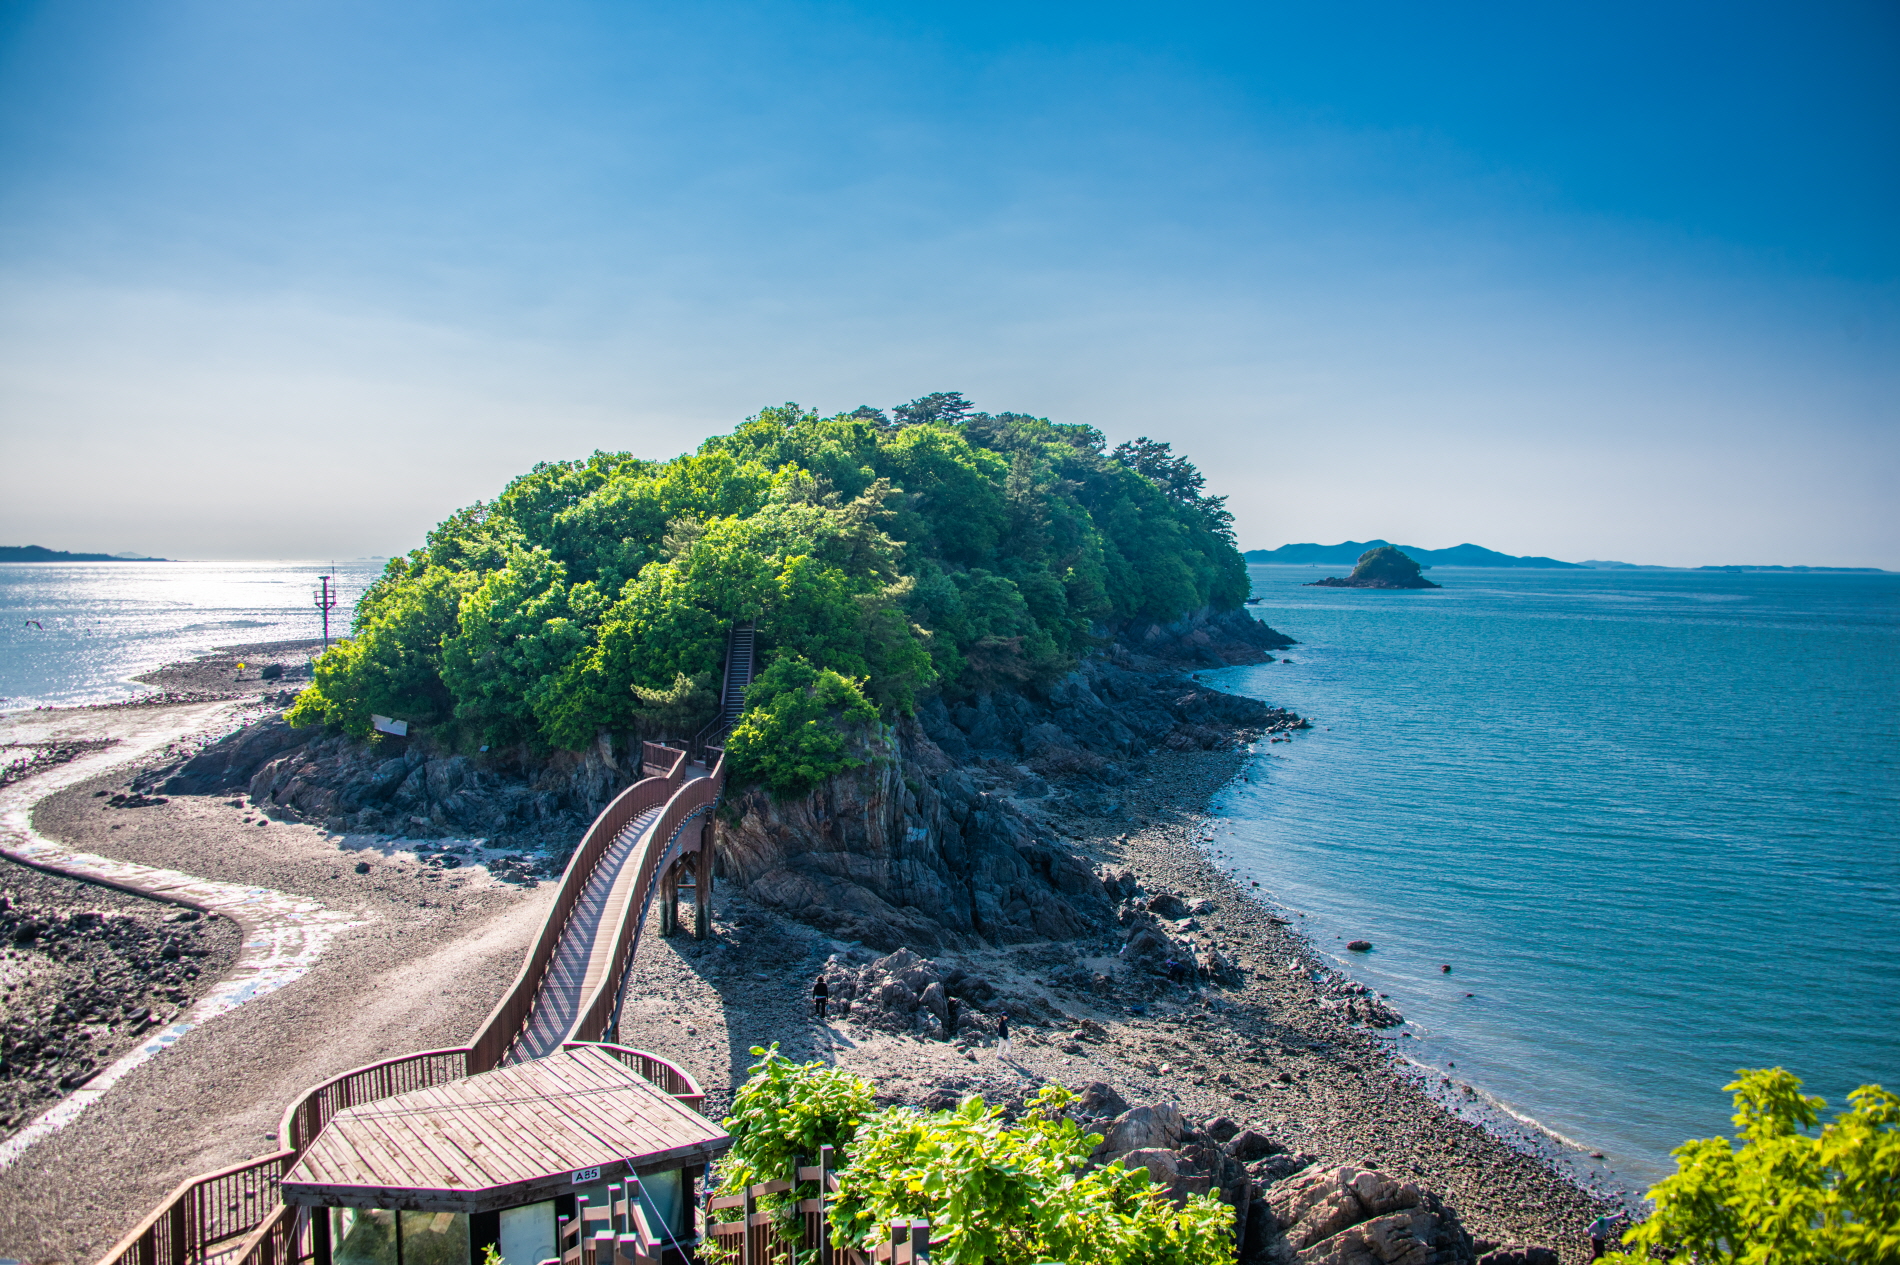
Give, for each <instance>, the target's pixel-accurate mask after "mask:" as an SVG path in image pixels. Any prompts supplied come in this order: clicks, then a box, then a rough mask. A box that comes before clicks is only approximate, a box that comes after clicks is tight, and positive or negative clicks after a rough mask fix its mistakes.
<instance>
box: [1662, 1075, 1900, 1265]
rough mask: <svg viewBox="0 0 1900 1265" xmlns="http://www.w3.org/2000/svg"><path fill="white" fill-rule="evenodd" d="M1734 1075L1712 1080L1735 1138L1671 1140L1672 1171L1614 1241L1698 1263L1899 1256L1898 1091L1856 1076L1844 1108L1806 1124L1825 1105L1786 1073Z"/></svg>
mask: <svg viewBox="0 0 1900 1265" xmlns="http://www.w3.org/2000/svg"><path fill="white" fill-rule="evenodd" d="M1737 1075H1738V1076H1739V1077H1740V1079H1739V1080H1736V1081H1734V1082H1733V1083H1731V1084H1729V1085H1726V1086H1724V1087H1723V1088H1724V1090H1725V1091H1726V1092H1732V1093H1733V1094H1734V1095H1735V1117H1734V1119H1735V1127H1736V1129H1737V1131H1739V1133H1740V1134H1741V1138H1742V1145H1741V1146H1740V1147H1739V1148H1738V1147H1736V1146H1735V1145H1734V1144H1733V1143H1731V1142H1730V1141H1729V1139H1727V1138H1699V1139H1695V1140H1692V1141H1689V1142H1685V1143H1683V1145H1681V1146H1679V1147H1677V1148H1676V1150H1675V1152H1674V1154H1675V1158H1676V1172H1675V1175H1674V1176H1671V1177H1667V1178H1664V1179H1663V1181H1661V1182H1660V1183H1658V1184H1657V1185H1656V1186H1655V1187H1654V1188H1653V1189H1651V1190H1650V1192H1649V1197H1650V1199H1651V1200H1652V1201H1654V1203H1655V1211H1654V1212H1653V1213H1652V1214H1651V1215H1650V1217H1649V1218H1648V1219H1647V1220H1646V1221H1644V1222H1642V1223H1641V1224H1640V1225H1637V1226H1634V1227H1632V1228H1631V1229H1630V1231H1629V1232H1628V1233H1627V1234H1626V1235H1625V1236H1624V1241H1625V1242H1626V1243H1627V1244H1630V1245H1631V1246H1634V1247H1637V1248H1640V1249H1644V1250H1648V1251H1651V1252H1653V1253H1654V1254H1656V1255H1660V1256H1664V1257H1671V1258H1673V1257H1684V1256H1686V1257H1688V1258H1689V1259H1693V1260H1696V1261H1700V1262H1705V1263H1713V1262H1733V1263H1734V1265H1771V1263H1772V1265H1847V1263H1849V1262H1852V1263H1853V1265H1896V1263H1900V1098H1896V1097H1895V1096H1894V1095H1893V1094H1890V1093H1888V1092H1887V1091H1886V1090H1884V1089H1882V1088H1881V1087H1880V1086H1878V1085H1862V1086H1861V1087H1860V1088H1859V1089H1856V1090H1855V1091H1854V1092H1853V1093H1852V1094H1850V1095H1849V1096H1848V1097H1849V1102H1850V1104H1851V1106H1850V1108H1849V1109H1848V1110H1847V1111H1844V1112H1841V1113H1840V1114H1839V1115H1837V1116H1836V1117H1835V1119H1834V1121H1833V1122H1832V1123H1830V1124H1828V1125H1827V1126H1826V1127H1824V1128H1821V1129H1820V1130H1819V1131H1818V1132H1817V1133H1807V1132H1803V1130H1812V1129H1815V1128H1816V1126H1817V1125H1819V1124H1820V1119H1821V1115H1820V1113H1821V1109H1822V1108H1823V1107H1825V1106H1827V1103H1826V1102H1824V1101H1823V1100H1822V1099H1820V1098H1816V1097H1812V1096H1810V1095H1806V1094H1803V1093H1802V1092H1801V1081H1800V1080H1799V1079H1798V1078H1797V1077H1795V1076H1794V1075H1793V1074H1792V1073H1790V1072H1788V1071H1786V1070H1784V1069H1782V1068H1779V1067H1777V1068H1767V1069H1759V1070H1748V1069H1743V1070H1742V1071H1740V1072H1739V1073H1737Z"/></svg>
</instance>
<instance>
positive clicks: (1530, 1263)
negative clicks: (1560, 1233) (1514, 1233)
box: [1477, 1243, 1563, 1265]
mask: <svg viewBox="0 0 1900 1265" xmlns="http://www.w3.org/2000/svg"><path fill="white" fill-rule="evenodd" d="M1477 1265H1563V1261H1562V1260H1561V1259H1560V1258H1559V1257H1558V1255H1557V1253H1556V1251H1555V1250H1554V1249H1552V1248H1547V1247H1541V1246H1537V1245H1535V1244H1525V1243H1519V1244H1510V1245H1507V1246H1505V1247H1494V1248H1492V1249H1491V1250H1490V1251H1489V1252H1486V1253H1485V1254H1484V1255H1483V1256H1480V1257H1479V1258H1478V1262H1477Z"/></svg>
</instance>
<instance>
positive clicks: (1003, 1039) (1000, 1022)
mask: <svg viewBox="0 0 1900 1265" xmlns="http://www.w3.org/2000/svg"><path fill="white" fill-rule="evenodd" d="M996 1057H997V1058H999V1059H1006V1058H1008V1057H1009V1012H1008V1011H1007V1010H1004V1011H999V1012H998V1013H997V1016H996Z"/></svg>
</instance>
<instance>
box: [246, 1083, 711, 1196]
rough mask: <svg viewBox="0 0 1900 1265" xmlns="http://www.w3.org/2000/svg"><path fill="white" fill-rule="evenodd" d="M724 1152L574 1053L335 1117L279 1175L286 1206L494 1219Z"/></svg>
mask: <svg viewBox="0 0 1900 1265" xmlns="http://www.w3.org/2000/svg"><path fill="white" fill-rule="evenodd" d="M731 1144H732V1139H731V1138H730V1137H729V1136H728V1135H727V1134H726V1132H725V1130H723V1129H721V1128H720V1127H719V1126H718V1125H716V1124H714V1123H713V1122H712V1121H710V1120H708V1119H706V1118H705V1117H704V1116H701V1115H700V1114H699V1113H697V1112H695V1111H693V1110H692V1109H691V1108H689V1107H686V1106H684V1105H683V1104H681V1103H680V1102H678V1101H677V1100H675V1099H674V1098H673V1097H672V1096H671V1095H670V1094H667V1093H666V1092H665V1091H664V1090H662V1089H660V1088H659V1087H657V1086H655V1085H653V1084H651V1083H650V1082H648V1081H647V1080H646V1079H645V1078H644V1077H642V1076H640V1075H639V1073H637V1072H635V1071H634V1070H633V1069H631V1068H629V1067H627V1066H626V1065H625V1064H623V1063H621V1062H620V1061H619V1060H618V1059H615V1058H614V1057H613V1056H612V1055H610V1054H608V1053H606V1052H605V1051H602V1050H598V1049H592V1048H588V1047H578V1048H575V1049H569V1050H562V1051H561V1052H559V1053H557V1054H552V1055H549V1056H548V1057H547V1058H544V1059H536V1060H534V1061H533V1062H527V1063H516V1064H513V1065H511V1066H508V1067H502V1068H497V1069H496V1070H494V1071H492V1072H483V1073H481V1074H480V1075H478V1076H470V1077H468V1078H466V1079H464V1080H459V1081H453V1082H451V1083H449V1084H447V1085H442V1086H438V1087H436V1088H434V1089H421V1090H416V1091H414V1092H413V1093H407V1094H399V1095H397V1096H396V1097H394V1098H385V1099H382V1100H381V1101H378V1102H373V1103H366V1104H364V1105H362V1106H360V1107H350V1108H346V1109H345V1110H343V1111H340V1112H338V1113H337V1114H336V1116H335V1117H334V1118H333V1119H332V1120H331V1121H330V1123H329V1124H328V1125H326V1126H325V1127H324V1129H323V1132H322V1133H319V1134H318V1135H317V1137H316V1140H315V1141H313V1142H312V1143H311V1144H310V1147H309V1149H308V1150H306V1151H305V1152H304V1154H303V1156H302V1157H301V1158H300V1159H298V1161H297V1163H296V1164H295V1165H294V1166H293V1167H292V1168H291V1170H290V1172H289V1173H287V1174H285V1176H284V1182H283V1195H284V1202H286V1203H292V1204H302V1205H306V1206H315V1207H355V1208H410V1209H416V1210H420V1211H436V1212H489V1211H492V1210H494V1209H497V1208H508V1207H513V1206H514V1205H516V1204H523V1203H532V1202H535V1201H537V1200H541V1199H547V1198H551V1197H552V1196H553V1195H556V1194H559V1193H562V1192H564V1191H570V1190H572V1189H574V1187H575V1186H577V1185H580V1184H582V1183H584V1182H588V1181H592V1180H594V1178H595V1177H596V1176H597V1177H599V1178H602V1179H612V1178H616V1177H625V1176H626V1175H627V1174H628V1173H629V1172H634V1173H642V1174H644V1173H654V1172H662V1171H665V1170H667V1169H675V1168H685V1167H690V1166H693V1165H697V1164H702V1163H707V1162H710V1161H711V1160H713V1159H715V1158H717V1157H718V1156H720V1155H722V1154H724V1153H725V1151H726V1148H727V1147H729V1146H730V1145H731ZM595 1169H598V1170H599V1172H598V1173H597V1174H592V1173H590V1170H595Z"/></svg>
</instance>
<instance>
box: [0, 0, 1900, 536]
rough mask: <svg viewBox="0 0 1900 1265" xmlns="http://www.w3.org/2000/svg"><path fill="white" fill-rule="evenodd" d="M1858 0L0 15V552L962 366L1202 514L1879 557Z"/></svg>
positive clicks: (1881, 162) (452, 483) (1390, 531)
mask: <svg viewBox="0 0 1900 1265" xmlns="http://www.w3.org/2000/svg"><path fill="white" fill-rule="evenodd" d="M1897 276H1900V8H1896V7H1895V6H1894V5H1893V4H1892V3H1890V2H1886V0H1881V2H1878V3H1863V4H1855V3H1825V2H1820V3H1817V2H1814V0H1808V2H1806V3H1800V4H1796V3H1784V4H1750V3H1745V2H1744V3H1723V4H1716V3H1702V4H1693V5H1690V4H1679V3H1670V2H1669V0H1646V2H1645V3H1642V4H1633V3H1598V4H1593V5H1572V6H1552V5H1524V4H1521V3H1514V4H1501V3H1500V4H1452V5H1423V4H1418V3H1416V2H1414V3H1403V4H1400V3H1376V2H1375V3H1361V4H1357V5H1318V4H1310V3H1306V4H1291V3H1277V2H1267V3H1251V4H1231V5H1230V4H1201V5H1178V4H1176V5H1160V4H1150V5H1130V4H1115V3H1099V2H1098V3H1089V4H1063V3H1042V4H1034V5H1028V4H1022V3H1020V2H1019V3H1012V4H989V3H982V2H980V0H979V2H971V0H962V2H959V3H955V4H949V3H940V2H937V0H912V2H911V3H906V4H901V5H900V4H884V5H870V4H852V3H771V2H762V3H677V2H676V3H670V4H664V5H656V4H642V3H637V2H632V0H616V2H612V3H607V2H601V3H578V2H575V0H538V2H537V3H533V4H528V3H516V4H495V3H482V2H480V0H461V2H458V3H455V4H446V3H434V2H432V0H404V2H403V3H400V4H389V3H382V2H379V3H366V2H358V0H322V2H321V3H318V2H316V0H272V2H271V3H268V4H259V3H256V2H255V0H165V2H162V3H131V4H128V3H125V2H124V0H111V2H110V3H107V2H105V0H62V2H61V3H58V4H51V3H19V2H9V0H0V445H3V447H0V458H4V468H5V483H4V486H5V489H6V495H5V497H4V498H3V499H0V543H15V544H24V543H35V544H43V545H47V546H50V547H53V548H68V549H87V550H91V549H102V550H109V551H118V550H146V551H152V552H157V553H161V554H166V555H170V556H187V557H233V558H236V557H329V556H331V555H335V556H338V557H352V556H358V555H363V554H386V553H390V552H393V551H397V550H400V549H404V548H407V547H409V546H411V545H412V544H414V543H416V541H417V540H418V539H419V537H420V535H421V533H422V532H423V531H424V530H426V529H427V528H428V526H430V525H431V524H433V523H434V522H435V521H437V520H438V519H440V518H442V517H444V516H445V515H446V514H447V513H448V512H449V511H450V510H452V509H454V508H455V507H456V506H458V505H462V504H466V503H468V502H470V501H473V500H475V499H477V498H479V497H485V496H491V495H493V494H494V493H495V492H496V491H497V490H499V488H500V487H501V486H502V484H503V483H504V482H505V481H506V479H507V478H508V477H509V476H510V475H512V474H515V473H518V472H520V471H522V470H524V469H526V468H527V467H528V466H530V465H532V464H533V463H534V462H535V461H538V460H543V459H549V458H558V457H571V456H578V455H583V454H585V453H587V452H588V451H591V450H592V449H594V448H609V449H631V450H633V451H635V452H638V453H641V454H644V455H648V456H667V455H671V454H672V453H675V452H678V451H682V450H684V449H688V448H690V447H692V446H694V445H695V444H697V443H698V441H699V440H700V439H701V438H702V437H704V436H705V435H707V434H711V433H715V432H718V431H723V430H726V429H729V428H730V427H731V426H732V425H734V424H735V423H737V422H738V421H740V420H741V419H743V418H744V417H745V416H746V415H748V414H750V413H752V412H754V411H756V410H757V409H758V408H759V407H760V406H761V405H764V404H768V403H777V402H782V401H785V400H797V401H799V402H800V403H802V404H805V405H807V406H810V407H816V408H820V409H823V410H826V411H832V410H836V409H846V408H851V407H854V406H856V405H858V404H863V403H868V404H873V405H879V406H888V405H890V404H892V403H895V402H898V401H902V400H906V399H909V398H911V397H913V396H917V395H921V394H923V393H925V392H928V391H935V390H959V391H962V392H964V393H965V394H966V395H968V396H969V397H970V398H971V399H973V400H974V401H976V403H977V404H978V406H979V407H983V408H988V409H991V410H1003V409H1010V410H1015V411H1020V412H1030V413H1037V414H1041V415H1044V416H1048V417H1052V418H1055V419H1056V420H1059V421H1087V422H1090V423H1093V424H1094V425H1096V426H1099V427H1100V428H1101V429H1102V430H1104V431H1105V432H1107V433H1108V435H1109V436H1110V437H1111V438H1112V439H1123V438H1130V437H1133V436H1135V435H1138V434H1146V435H1151V436H1153V437H1155V438H1160V439H1167V440H1170V441H1172V442H1174V444H1175V445H1176V447H1177V448H1178V449H1180V450H1182V451H1185V452H1186V453H1187V454H1188V455H1189V456H1191V457H1192V458H1193V459H1195V460H1196V461H1197V462H1199V463H1200V464H1201V465H1202V467H1203V468H1204V469H1205V470H1206V471H1207V473H1208V476H1209V483H1210V485H1211V487H1212V488H1213V490H1215V491H1218V492H1223V493H1226V494H1228V495H1229V496H1230V497H1231V498H1232V500H1231V505H1232V507H1233V509H1234V511H1235V514H1236V517H1237V519H1238V522H1239V525H1240V529H1241V540H1242V544H1243V546H1246V547H1271V546H1275V545H1280V544H1283V543H1286V542H1289V541H1303V540H1318V541H1326V542H1332V541H1337V540H1341V539H1346V538H1351V539H1365V538H1368V537H1374V536H1377V537H1383V538H1385V539H1388V540H1403V541H1406V542H1408V543H1413V544H1417V545H1421V546H1425V547H1444V546H1448V545H1452V544H1457V543H1459V542H1461V541H1467V540H1469V541H1475V542H1476V543H1479V544H1482V545H1486V546H1489V547H1492V548H1496V549H1502V550H1505V551H1507V552H1511V553H1537V554H1549V555H1553V556H1556V557H1561V558H1571V559H1581V558H1621V559H1625V560H1628V561H1632V562H1651V563H1658V562H1659V563H1675V564H1691V565H1693V564H1699V563H1725V562H1742V563H1786V564H1793V563H1811V564H1824V565H1876V566H1887V567H1895V568H1900V510H1896V504H1895V503H1896V500H1897V499H1900V498H1897V497H1896V494H1895V490H1896V488H1900V433H1897V431H1900V427H1897V426H1896V411H1897V407H1900V390H1897V389H1896V388H1897V387H1900V358H1897V357H1896V348H1897V347H1900V303H1896V297H1897V296H1900V287H1897V286H1896V278H1897Z"/></svg>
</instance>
